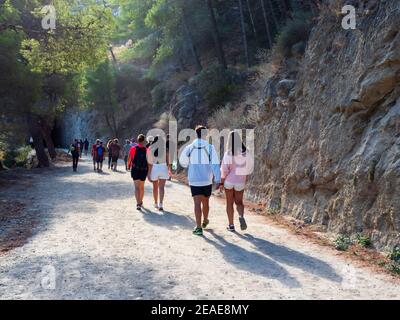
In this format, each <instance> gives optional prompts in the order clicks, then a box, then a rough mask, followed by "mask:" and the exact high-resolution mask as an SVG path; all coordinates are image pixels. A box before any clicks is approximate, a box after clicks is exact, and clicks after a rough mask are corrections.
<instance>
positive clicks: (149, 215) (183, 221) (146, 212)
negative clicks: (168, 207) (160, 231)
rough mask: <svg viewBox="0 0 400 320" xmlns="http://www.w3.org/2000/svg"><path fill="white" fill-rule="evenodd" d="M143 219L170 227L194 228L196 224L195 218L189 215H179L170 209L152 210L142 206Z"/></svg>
mask: <svg viewBox="0 0 400 320" xmlns="http://www.w3.org/2000/svg"><path fill="white" fill-rule="evenodd" d="M142 210H143V219H144V220H145V221H146V222H148V223H150V224H152V225H156V226H159V227H165V228H168V229H188V230H191V229H193V226H194V224H195V222H194V220H193V219H192V218H190V217H188V216H184V215H178V214H175V213H173V212H170V211H165V210H164V211H163V212H159V211H157V212H156V211H151V210H150V209H148V208H142Z"/></svg>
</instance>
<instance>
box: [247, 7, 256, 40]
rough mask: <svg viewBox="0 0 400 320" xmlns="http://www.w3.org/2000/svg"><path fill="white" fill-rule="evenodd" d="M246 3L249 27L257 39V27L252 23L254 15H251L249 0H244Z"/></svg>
mask: <svg viewBox="0 0 400 320" xmlns="http://www.w3.org/2000/svg"><path fill="white" fill-rule="evenodd" d="M246 4H247V11H249V16H250V21H251V27H252V29H253V33H254V36H255V38H256V40H257V39H258V35H257V29H256V24H255V23H254V17H253V12H252V11H251V6H250V1H249V0H246Z"/></svg>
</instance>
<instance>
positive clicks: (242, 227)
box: [239, 217, 247, 231]
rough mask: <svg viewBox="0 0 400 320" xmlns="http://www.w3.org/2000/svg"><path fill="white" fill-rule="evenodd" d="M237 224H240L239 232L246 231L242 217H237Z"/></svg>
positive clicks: (245, 224)
mask: <svg viewBox="0 0 400 320" xmlns="http://www.w3.org/2000/svg"><path fill="white" fill-rule="evenodd" d="M239 222H240V230H242V231H244V230H246V229H247V223H246V220H245V219H244V217H239Z"/></svg>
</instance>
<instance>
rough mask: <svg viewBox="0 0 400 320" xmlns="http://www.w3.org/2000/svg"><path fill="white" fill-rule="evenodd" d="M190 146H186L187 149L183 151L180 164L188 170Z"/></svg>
mask: <svg viewBox="0 0 400 320" xmlns="http://www.w3.org/2000/svg"><path fill="white" fill-rule="evenodd" d="M188 150H189V146H186V147H185V149H184V150H183V151H182V153H181V155H180V157H179V164H180V165H181V166H182V167H183V168H187V167H188V166H189V155H188Z"/></svg>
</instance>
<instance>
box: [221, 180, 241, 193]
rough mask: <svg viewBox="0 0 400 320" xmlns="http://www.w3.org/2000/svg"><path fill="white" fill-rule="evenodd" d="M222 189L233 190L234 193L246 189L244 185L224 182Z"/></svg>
mask: <svg viewBox="0 0 400 320" xmlns="http://www.w3.org/2000/svg"><path fill="white" fill-rule="evenodd" d="M224 187H225V189H227V190H232V189H234V190H235V191H238V192H239V191H243V190H244V188H245V187H246V183H230V182H228V181H225V183H224Z"/></svg>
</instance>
